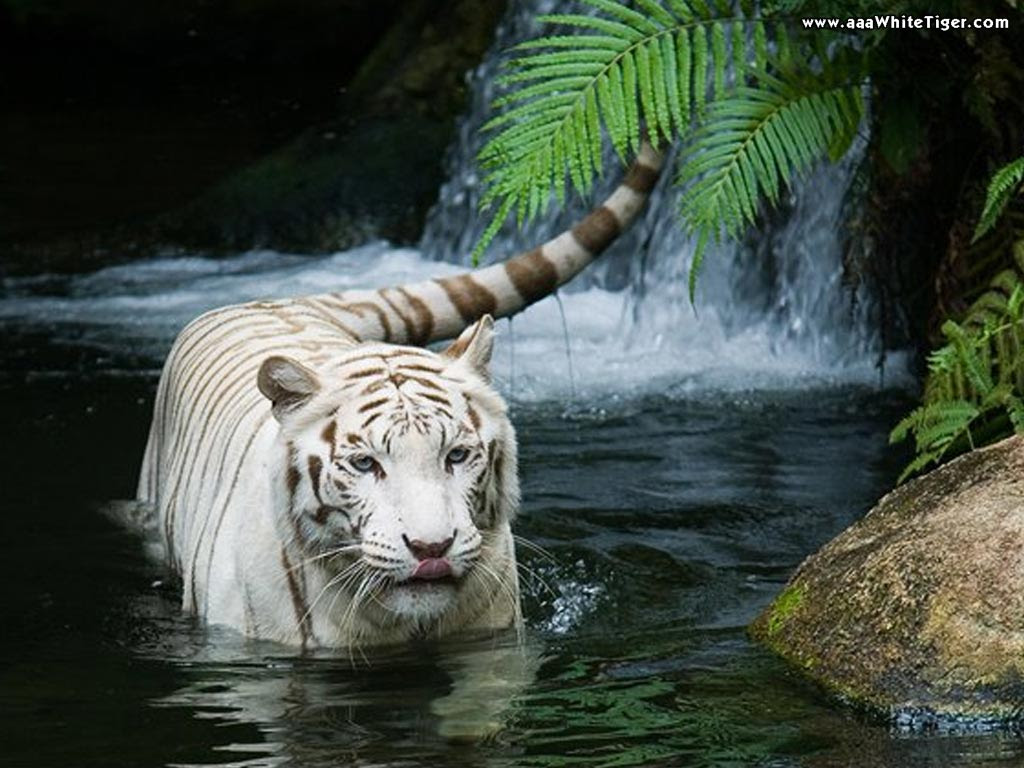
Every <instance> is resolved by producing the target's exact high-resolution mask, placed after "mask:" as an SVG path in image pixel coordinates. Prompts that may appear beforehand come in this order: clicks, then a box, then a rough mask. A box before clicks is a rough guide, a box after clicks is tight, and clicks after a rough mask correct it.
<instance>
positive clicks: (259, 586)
mask: <svg viewBox="0 0 1024 768" xmlns="http://www.w3.org/2000/svg"><path fill="white" fill-rule="evenodd" d="M660 166H661V157H660V155H659V154H658V153H657V152H655V151H654V150H653V149H652V148H651V147H650V146H649V145H647V144H644V145H642V147H641V151H640V152H639V154H638V157H637V159H636V160H635V161H634V163H633V165H632V166H631V167H630V169H629V170H628V171H627V173H626V176H625V178H624V179H623V181H622V183H621V184H620V185H619V186H618V187H617V188H616V190H615V191H614V192H613V193H612V195H611V196H610V197H609V198H608V199H607V200H606V201H605V202H604V204H603V205H601V206H600V207H598V208H597V209H595V210H594V211H592V212H591V213H590V214H589V215H588V216H587V217H586V218H584V219H583V220H582V221H581V222H580V223H579V224H577V225H576V226H575V227H574V228H573V229H572V230H570V231H567V232H563V233H562V234H561V235H559V236H558V237H556V238H554V239H553V240H551V241H549V242H547V243H545V244H544V245H542V246H540V247H538V248H535V249H534V250H532V251H529V252H526V253H523V254H520V255H517V256H513V257H511V258H510V259H508V260H507V261H505V262H501V263H498V264H495V265H493V266H490V267H487V268H484V269H479V270H476V271H475V272H472V273H467V274H463V275H460V276H456V277H449V278H444V279H439V280H434V281H428V282H424V283H418V284H413V285H407V286H400V287H393V288H385V289H382V290H378V291H353V292H345V293H342V294H322V295H314V296H309V297H304V298H298V299H290V300H281V301H257V302H251V303H247V304H241V305H237V306H229V307H224V308H221V309H216V310H212V311H210V312H208V313H206V314H204V315H202V316H200V317H199V318H197V319H196V320H194V321H193V322H192V323H190V324H189V325H188V326H187V327H186V328H185V329H184V330H183V331H182V332H181V334H180V335H179V336H178V338H177V340H176V341H175V343H174V346H173V348H172V350H171V352H170V354H169V356H168V359H167V362H166V364H165V366H164V369H163V373H162V375H161V378H160V383H159V386H158V390H157V396H156V401H155V404H154V414H153V423H152V426H151V429H150V434H149V440H148V443H147V446H146V452H145V456H144V459H143V466H142V471H141V477H140V481H139V489H138V498H139V500H140V501H142V502H144V503H146V504H149V505H152V507H153V508H154V509H155V512H156V517H157V521H158V525H159V529H160V535H161V537H162V540H163V546H164V550H165V553H166V556H167V559H168V561H169V564H170V566H171V568H172V569H173V570H174V571H175V572H176V573H177V574H178V575H179V576H180V577H181V581H182V588H183V597H182V603H183V608H184V610H185V611H186V612H188V613H191V614H194V615H196V616H197V617H199V618H200V619H201V620H203V621H205V622H207V623H212V624H221V625H227V626H230V627H233V628H235V629H237V630H239V631H241V632H243V633H245V634H247V635H249V636H253V637H259V638H266V639H271V640H276V641H279V642H284V643H288V644H292V645H297V646H302V647H303V648H316V647H349V648H351V647H357V646H361V645H375V644H387V643H398V642H402V641H404V640H407V639H409V638H412V637H417V636H433V637H441V636H445V635H449V634H451V633H453V632H457V631H464V630H474V629H480V630H489V629H499V628H505V627H510V626H515V625H517V624H518V622H519V618H520V614H519V584H518V578H517V570H516V555H515V545H514V540H513V536H512V531H511V524H512V522H513V520H514V518H515V515H516V510H517V507H518V502H519V486H518V478H517V461H516V440H515V433H514V430H513V428H512V425H511V423H510V421H509V419H508V415H507V412H506V407H505V404H504V402H503V400H502V398H501V397H500V396H499V395H498V394H497V392H496V391H495V390H494V389H493V388H492V387H491V385H490V381H489V375H488V366H489V361H490V357H491V349H492V345H493V321H492V319H491V318H492V316H493V317H502V316H508V315H512V314H514V313H515V312H518V311H519V310H521V309H523V308H524V307H526V306H527V305H529V304H531V303H533V302H535V301H537V300H539V299H541V298H543V297H544V296H547V295H548V294H550V293H551V292H553V291H554V290H555V289H556V288H557V287H558V285H560V284H562V283H564V282H565V281H567V280H569V279H570V278H571V277H573V276H574V275H575V274H577V273H578V272H579V271H580V270H581V269H583V267H585V266H586V265H587V264H588V263H589V262H590V261H591V260H593V259H594V258H595V257H596V256H597V255H598V254H599V253H600V252H601V251H603V250H604V249H605V248H606V247H607V246H608V245H609V244H610V243H611V242H612V241H613V240H614V238H615V237H616V236H617V235H618V233H619V232H621V231H622V229H623V228H624V227H625V226H626V225H628V224H629V222H630V221H631V220H632V219H633V218H634V217H635V216H636V214H637V212H638V211H639V209H640V208H641V207H642V205H643V203H644V201H645V200H646V198H647V196H648V194H649V193H650V190H651V189H652V187H653V185H654V183H655V181H656V180H657V177H658V172H659V170H660ZM460 334H461V335H460ZM456 337H457V339H456V341H455V342H454V343H452V344H451V346H450V347H448V349H446V350H445V351H443V352H439V353H435V352H432V351H429V350H427V349H424V348H422V345H424V344H427V343H430V342H432V341H438V340H443V339H451V338H456ZM268 401H269V402H268Z"/></svg>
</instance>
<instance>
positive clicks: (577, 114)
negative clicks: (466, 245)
mask: <svg viewBox="0 0 1024 768" xmlns="http://www.w3.org/2000/svg"><path fill="white" fill-rule="evenodd" d="M579 2H580V3H582V4H584V5H586V6H589V7H590V8H591V9H593V14H592V15H585V14H576V13H557V14H548V15H545V16H541V17H539V19H540V21H542V22H544V23H547V24H553V25H558V26H561V27H568V28H570V29H573V30H576V31H577V32H578V34H575V35H573V34H555V35H551V36H547V37H542V38H539V39H537V40H531V41H528V42H526V43H521V44H519V45H517V46H516V47H515V48H514V49H513V54H514V55H513V58H512V59H511V60H510V61H508V62H507V64H506V71H505V72H504V73H503V75H502V76H501V77H500V78H498V83H499V85H500V86H501V87H503V88H505V89H507V92H506V93H504V95H502V96H500V97H499V98H497V99H495V101H494V103H493V107H494V108H495V109H501V110H503V111H502V112H501V114H498V115H497V116H496V117H494V118H493V119H492V120H490V121H489V122H488V123H487V124H485V125H484V127H483V129H484V131H486V132H488V133H490V138H489V139H488V141H487V142H486V143H485V144H484V146H483V148H482V149H481V150H480V153H479V155H478V161H479V163H480V165H481V167H482V168H483V169H484V187H485V191H484V194H483V197H482V201H481V203H482V206H483V207H485V208H486V207H492V206H493V207H494V208H495V209H496V214H495V215H496V216H502V217H503V218H504V216H507V215H508V214H509V213H510V212H512V211H514V212H515V214H516V217H517V219H518V220H519V221H520V222H523V221H525V220H528V219H532V218H533V217H535V216H537V215H539V214H541V213H543V212H544V211H545V210H546V208H547V205H548V203H549V200H550V198H551V193H552V191H553V192H554V193H555V195H556V197H557V198H558V199H559V200H562V199H564V195H565V192H566V187H567V186H568V187H571V188H572V189H573V190H575V192H576V193H578V194H580V195H586V194H587V193H588V192H589V191H590V189H591V186H592V184H593V182H594V180H595V179H596V178H598V177H600V176H601V175H602V174H603V173H604V167H603V162H602V148H603V143H604V141H605V138H606V137H607V139H608V140H609V141H610V143H611V145H612V146H613V147H614V149H615V151H616V153H617V154H618V155H619V157H620V159H622V160H623V162H625V160H626V159H627V158H628V157H629V155H630V154H632V153H635V152H636V151H637V150H638V149H639V146H640V138H641V136H642V135H645V134H646V135H647V136H649V137H650V139H651V140H652V141H654V142H655V143H668V142H670V141H672V139H673V138H674V137H676V136H680V135H683V134H685V133H687V132H688V131H689V129H690V126H691V124H692V122H693V119H694V117H695V116H696V117H699V116H700V115H702V114H704V111H705V109H706V105H707V103H708V100H709V98H710V95H711V94H712V93H713V94H715V95H718V96H721V95H722V94H724V93H725V92H726V89H727V87H728V84H729V78H728V69H729V67H730V66H736V65H738V64H740V63H741V62H742V63H743V64H744V65H747V64H753V65H754V66H755V67H757V66H760V67H761V68H764V62H765V60H766V58H767V53H766V51H767V32H766V30H765V28H764V24H763V22H762V21H761V20H759V19H758V18H756V17H755V16H754V15H753V9H752V8H747V9H746V11H744V9H743V8H739V7H736V8H733V7H732V5H731V4H729V3H724V2H720V3H714V4H705V3H703V2H699V1H698V0H634V2H628V0H579ZM499 227H500V223H499V224H498V225H494V224H493V222H492V224H491V225H490V226H488V228H487V230H486V231H485V233H484V235H483V236H482V237H481V239H480V242H479V243H478V244H477V246H476V248H475V249H474V262H475V261H476V260H477V259H478V258H479V256H480V254H481V253H482V252H483V250H484V249H485V248H486V247H487V245H488V244H489V242H490V240H491V239H492V238H493V236H494V235H495V233H496V232H497V231H498V229H499Z"/></svg>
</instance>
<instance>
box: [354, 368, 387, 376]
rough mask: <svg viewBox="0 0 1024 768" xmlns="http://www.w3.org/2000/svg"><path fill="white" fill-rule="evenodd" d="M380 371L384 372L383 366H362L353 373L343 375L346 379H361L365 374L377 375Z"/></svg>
mask: <svg viewBox="0 0 1024 768" xmlns="http://www.w3.org/2000/svg"><path fill="white" fill-rule="evenodd" d="M382 373H386V371H385V370H384V369H383V368H364V369H363V370H361V371H356V372H355V373H349V374H347V375H346V376H345V378H347V379H363V378H366V377H367V376H378V375H380V374H382Z"/></svg>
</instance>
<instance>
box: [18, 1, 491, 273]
mask: <svg viewBox="0 0 1024 768" xmlns="http://www.w3.org/2000/svg"><path fill="white" fill-rule="evenodd" d="M503 6H504V3H503V0H444V1H443V2H438V1H436V0H411V1H410V0H403V1H402V2H399V1H398V0H376V1H375V2H372V3H371V2H366V0H331V1H330V2H328V1H327V0H303V2H299V3H290V2H285V1H284V0H240V1H239V2H228V1H227V0H213V1H210V2H208V1H206V0H183V2H163V1H162V0H161V1H158V2H146V3H132V2H126V1H125V0H110V1H109V2H107V1H104V2H99V1H98V0H38V1H36V0H32V1H31V2H30V1H28V0H0V66H2V67H3V71H4V72H5V73H6V74H5V76H4V77H3V78H0V98H2V99H3V101H4V108H5V109H4V112H5V113H4V120H3V121H2V123H0V146H2V147H3V150H2V152H0V249H2V250H0V253H2V259H0V272H2V273H7V274H10V273H18V272H22V273H24V272H35V271H39V270H42V269H54V270H58V271H69V270H78V269H90V268H95V267H96V266H99V265H101V264H105V263H110V262H111V261H115V260H127V259H130V258H133V257H136V256H140V255H148V254H150V253H152V252H153V251H154V250H156V249H158V248H160V247H164V246H171V247H187V248H197V249H204V250H213V251H216V250H233V249H242V248H251V247H254V246H266V247H274V248H278V249H282V250H297V251H303V252H308V251H311V250H330V249H335V248H343V247H347V246H350V245H353V244H355V243H358V242H361V241H363V240H365V239H366V238H368V237H371V236H382V237H389V238H391V239H392V240H395V241H398V242H409V241H412V240H415V239H416V238H417V237H418V235H419V230H420V228H421V226H422V220H423V217H424V216H425V213H426V210H427V209H428V208H429V207H430V205H431V204H432V202H433V200H434V197H435V195H436V192H437V188H438V186H439V185H440V183H441V181H442V168H441V159H442V157H443V155H444V150H445V147H446V146H447V145H448V143H449V141H450V138H451V130H452V126H453V121H454V118H455V116H457V115H458V114H459V113H460V112H461V111H462V109H463V106H464V103H465V93H464V82H465V81H464V75H465V72H466V70H467V69H469V68H470V67H472V66H474V65H475V64H476V62H477V61H478V60H479V58H480V56H481V55H482V53H483V52H484V50H486V48H487V46H488V45H489V44H490V40H491V36H492V34H493V29H494V25H495V23H496V21H497V18H498V16H499V15H500V13H501V11H502V8H503Z"/></svg>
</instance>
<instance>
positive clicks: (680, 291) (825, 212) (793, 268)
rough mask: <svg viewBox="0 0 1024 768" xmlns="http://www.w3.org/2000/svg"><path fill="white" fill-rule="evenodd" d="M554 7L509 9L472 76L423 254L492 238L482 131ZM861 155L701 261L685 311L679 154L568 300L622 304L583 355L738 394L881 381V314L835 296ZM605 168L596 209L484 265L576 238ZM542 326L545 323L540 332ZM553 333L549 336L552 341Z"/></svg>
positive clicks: (895, 375)
mask: <svg viewBox="0 0 1024 768" xmlns="http://www.w3.org/2000/svg"><path fill="white" fill-rule="evenodd" d="M556 5H557V3H553V2H551V0H522V1H521V2H513V3H512V5H511V7H510V9H509V10H508V12H507V13H506V17H505V19H504V20H503V22H502V23H501V25H500V26H499V28H498V30H497V34H496V40H495V44H494V46H493V47H492V49H491V51H490V52H489V54H488V55H487V56H486V58H485V60H484V61H483V62H482V63H481V64H480V65H479V66H478V67H477V68H476V69H475V70H474V71H473V72H472V73H470V75H469V81H470V89H471V94H472V95H471V100H470V105H469V108H468V110H467V114H466V115H465V116H464V117H463V118H462V120H461V121H460V123H459V126H458V130H457V137H456V140H455V143H454V146H453V147H452V148H451V150H450V151H449V155H448V158H447V176H448V181H447V182H446V183H445V184H444V185H443V186H442V188H441V191H440V194H439V200H438V203H437V205H436V206H435V207H434V209H433V210H432V211H431V214H430V216H429V218H428V222H427V227H426V230H425V232H424V235H423V239H422V241H421V243H420V247H421V250H422V252H423V253H424V254H425V255H426V256H427V257H429V258H434V259H438V260H441V261H447V262H453V261H454V262H459V261H461V262H462V263H465V262H466V260H467V256H466V254H468V253H470V252H471V251H472V249H473V247H474V245H475V244H476V242H477V240H478V238H479V237H480V235H481V233H482V232H483V230H484V228H485V226H486V225H487V221H488V220H487V218H486V216H485V215H481V213H480V212H479V210H478V208H479V200H480V196H481V193H482V186H481V183H480V178H479V175H478V171H477V168H476V165H475V157H476V154H477V152H478V150H479V149H480V147H481V145H482V143H483V141H484V140H485V138H486V137H485V136H484V135H483V134H482V132H481V127H482V126H483V124H484V123H485V122H486V120H487V119H488V118H489V116H490V113H489V105H490V103H491V101H492V99H493V98H494V96H495V84H494V83H495V78H496V76H497V74H498V72H499V69H500V66H501V62H502V59H503V57H504V55H505V54H504V52H505V51H507V50H508V48H509V47H510V46H512V45H514V44H515V43H517V42H519V41H522V40H525V39H527V38H529V37H535V36H536V35H537V34H538V33H539V32H540V30H539V29H538V28H537V25H536V24H535V22H534V19H535V17H536V15H537V14H538V13H546V12H550V11H552V10H553V9H554V6H556ZM865 143H866V142H865V140H864V139H863V138H862V137H861V138H858V140H857V142H855V145H854V146H853V148H852V149H851V150H850V152H849V153H848V155H847V157H846V158H845V159H844V160H843V161H842V162H840V163H839V164H837V165H834V166H829V165H823V166H822V167H819V168H817V169H816V170H814V171H813V172H812V173H811V174H809V176H808V177H807V178H805V179H803V180H800V181H798V182H797V183H796V184H795V186H794V188H793V189H792V190H791V191H790V192H789V194H788V195H787V196H785V198H784V199H783V200H782V201H781V202H780V205H779V209H780V210H779V211H776V212H774V213H773V215H772V216H771V217H770V218H771V221H770V223H769V224H768V226H766V227H765V228H764V230H763V231H761V232H758V233H757V234H756V235H750V236H749V237H748V238H747V239H746V240H745V241H744V242H742V243H727V244H721V245H718V246H712V247H711V248H709V250H708V252H707V253H706V255H705V261H704V265H703V268H702V271H701V274H700V278H699V281H698V284H697V294H696V299H695V301H694V302H693V303H691V302H690V298H689V294H688V275H689V270H690V265H691V262H692V258H693V253H694V240H693V239H691V238H689V237H687V236H686V235H685V234H684V233H683V231H682V228H681V222H680V218H679V215H678V213H677V212H678V211H679V207H680V193H679V191H678V190H677V189H674V188H672V184H671V176H672V170H671V169H672V167H673V162H674V160H675V154H676V153H675V152H673V153H672V154H671V155H670V158H669V163H668V164H667V169H668V170H667V171H666V172H665V174H664V175H663V178H662V180H661V182H660V183H659V185H658V188H657V190H656V191H655V193H654V195H653V196H652V198H651V200H650V202H649V204H648V207H647V209H646V211H645V213H644V215H643V216H642V217H641V218H640V219H639V220H638V221H637V222H636V223H635V224H634V226H633V229H632V231H630V232H628V233H627V234H625V235H624V236H623V237H622V238H621V239H620V240H619V242H617V243H616V244H615V245H614V246H613V247H612V248H611V249H609V251H608V252H607V253H605V254H604V255H603V256H602V257H601V259H600V260H599V261H598V263H597V264H596V265H594V266H592V267H590V268H589V269H588V270H587V271H586V272H585V273H584V274H583V275H581V276H580V277H578V278H576V279H575V280H574V281H573V283H572V284H570V285H569V286H567V288H565V289H563V290H565V291H567V292H569V293H570V294H580V293H584V294H585V293H587V292H591V291H605V292H609V293H615V294H618V297H619V299H620V301H619V302H618V305H617V306H616V305H615V304H613V303H609V304H607V305H606V306H604V307H603V308H602V309H603V311H605V312H611V313H613V314H614V315H615V316H614V317H613V318H610V320H611V323H610V327H609V328H608V331H609V335H608V337H605V338H600V339H599V343H600V344H601V345H602V346H603V347H605V350H606V351H605V352H598V350H597V349H596V348H594V349H592V350H588V351H587V353H586V354H585V355H583V356H584V357H586V356H589V353H590V352H593V353H595V354H600V355H601V357H602V358H603V359H604V360H605V361H608V360H609V359H610V356H609V352H608V348H609V347H610V348H612V349H615V353H614V354H612V355H611V358H615V359H617V361H618V362H619V363H620V364H621V367H622V368H623V369H626V368H628V367H629V366H630V364H631V363H632V361H635V360H638V359H640V358H643V359H644V368H645V370H646V371H647V372H654V373H656V372H658V371H659V369H664V372H666V373H669V372H672V371H675V372H682V371H687V372H690V373H691V374H693V375H692V376H691V377H689V378H690V380H691V381H696V382H699V381H701V380H706V379H708V378H709V377H710V378H711V379H716V378H718V377H717V376H716V374H715V372H716V371H719V372H723V371H728V373H726V376H725V378H728V379H730V380H732V382H733V383H735V384H738V383H739V382H738V381H735V379H736V376H735V375H734V374H740V375H742V374H743V373H744V372H746V373H748V374H750V375H752V376H754V377H755V378H756V379H757V380H759V381H764V380H765V378H766V377H768V378H771V377H772V374H773V373H777V374H780V375H781V376H782V377H783V378H786V379H789V378H792V377H793V376H796V377H798V378H802V377H804V376H805V375H806V376H810V377H812V378H816V377H817V378H821V379H825V380H844V381H858V382H861V383H871V382H874V381H878V380H879V376H880V373H881V372H880V370H879V361H880V360H881V359H882V358H883V357H885V356H886V353H888V352H891V350H886V349H885V348H884V346H883V343H884V342H883V336H882V334H881V323H880V321H879V319H878V304H877V302H876V300H875V297H874V296H872V295H871V294H870V292H869V290H868V288H867V287H865V286H863V285H859V286H857V287H856V288H851V287H847V286H844V285H843V284H842V283H843V253H842V250H843V249H842V228H843V216H844V213H845V210H844V202H845V201H846V198H847V192H848V189H849V187H850V184H851V183H852V181H853V177H854V174H855V172H856V167H857V164H858V161H859V160H860V159H861V157H863V153H864V151H865ZM605 168H606V177H605V178H604V179H603V180H602V181H601V182H599V185H598V189H597V190H596V192H595V194H594V195H593V197H592V199H590V200H587V201H575V202H574V203H572V204H570V205H569V206H567V207H566V208H565V209H564V210H562V211H559V212H556V213H555V214H554V215H552V216H548V217H547V218H545V219H544V220H543V221H536V222H533V223H531V224H529V225H528V226H526V227H525V228H524V229H523V230H522V231H516V230H515V228H514V227H513V226H511V224H510V223H508V222H507V223H506V224H505V226H504V227H503V229H502V230H501V232H500V234H499V235H498V237H497V238H496V239H495V242H494V243H493V244H492V245H491V247H490V248H489V251H488V254H487V258H486V261H488V262H493V261H497V260H501V259H503V258H506V257H507V256H508V255H510V254H511V253H515V252H517V251H519V250H522V249H524V248H529V247H532V246H533V245H534V244H536V243H538V242H540V241H543V240H544V239H546V238H547V237H550V236H551V234H553V233H555V232H558V231H560V230H562V229H565V228H567V227H569V226H571V224H572V222H573V221H575V220H577V219H578V218H579V217H580V216H582V215H583V214H585V212H586V211H587V210H588V209H589V208H590V207H591V206H592V205H593V203H594V200H600V199H602V197H603V195H604V194H605V193H607V192H608V191H609V190H610V189H611V188H612V187H613V186H614V184H615V183H616V182H617V180H618V176H619V175H620V171H619V168H620V164H619V162H618V160H617V158H616V156H615V155H614V153H612V152H611V151H610V150H609V151H607V152H606V156H605ZM607 169H611V170H610V172H609V171H608V170H607ZM555 208H557V206H555ZM580 301H582V299H577V300H576V302H572V303H577V302H580ZM550 315H551V312H550V311H549V312H546V313H545V319H544V322H545V323H547V322H549V321H550V320H551V317H550ZM586 322H587V323H588V324H590V323H592V322H593V318H589V319H588V320H587V321H586ZM557 327H558V326H557V324H556V325H553V326H552V331H551V332H552V334H556V333H557V331H556V330H555V329H557ZM598 335H599V336H600V335H602V334H598ZM580 343H581V344H582V340H580ZM888 357H889V359H888V370H887V371H886V373H887V375H888V379H889V381H890V382H892V381H901V380H903V381H905V380H906V378H907V376H908V373H907V367H906V366H907V362H906V358H905V356H903V355H899V354H896V355H889V356H888ZM659 358H660V361H659Z"/></svg>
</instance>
